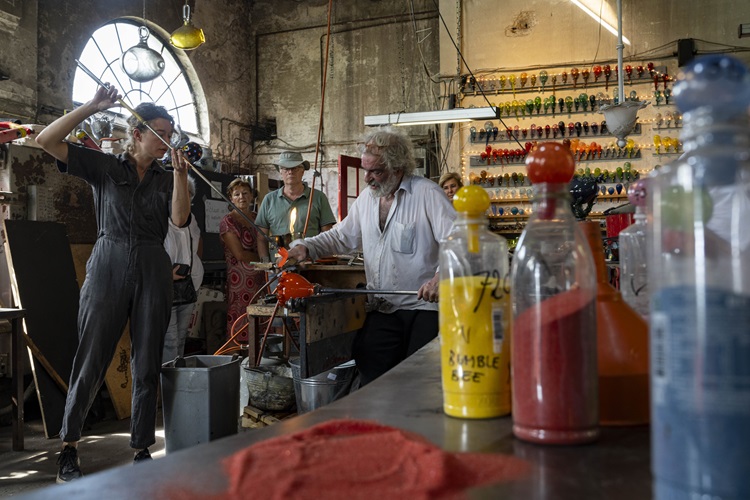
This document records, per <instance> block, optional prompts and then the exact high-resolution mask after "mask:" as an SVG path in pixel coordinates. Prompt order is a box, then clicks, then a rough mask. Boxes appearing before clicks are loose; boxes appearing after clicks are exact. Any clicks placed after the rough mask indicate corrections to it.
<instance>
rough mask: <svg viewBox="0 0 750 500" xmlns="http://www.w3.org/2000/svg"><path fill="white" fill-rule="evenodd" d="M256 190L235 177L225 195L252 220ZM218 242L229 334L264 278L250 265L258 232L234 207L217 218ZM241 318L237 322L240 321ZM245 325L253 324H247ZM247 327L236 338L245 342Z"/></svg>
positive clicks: (255, 258) (253, 259) (254, 258)
mask: <svg viewBox="0 0 750 500" xmlns="http://www.w3.org/2000/svg"><path fill="white" fill-rule="evenodd" d="M257 195H258V192H257V191H256V190H255V189H254V188H253V187H252V186H251V185H250V183H249V182H247V181H246V180H244V179H241V178H237V179H235V180H233V181H232V182H231V183H230V184H229V186H228V187H227V196H228V197H229V199H230V200H232V203H234V204H235V206H236V207H237V209H239V210H241V211H242V213H243V214H245V215H246V216H247V217H249V218H250V220H253V221H255V212H253V211H252V207H253V205H254V202H255V198H256V197H257ZM219 233H220V235H221V243H222V245H223V246H224V258H225V259H226V262H227V337H229V336H231V335H232V326H233V325H234V322H235V321H236V320H237V318H239V317H240V316H242V315H244V314H245V313H246V312H247V306H248V305H249V304H250V300H252V298H253V297H254V296H255V294H256V292H257V291H258V290H259V289H260V287H262V286H263V284H264V283H265V281H266V275H265V272H263V271H259V270H257V269H256V268H255V266H254V265H253V263H254V262H259V261H260V258H259V257H258V250H257V248H258V245H257V243H258V233H257V231H256V230H255V228H254V227H253V226H251V225H250V224H249V223H248V222H247V220H245V218H244V217H243V216H242V215H241V214H240V213H239V212H238V211H237V210H232V211H231V212H229V213H228V214H227V215H226V216H224V218H223V219H222V220H221V224H220V225H219ZM244 323H245V322H243V321H241V322H240V323H238V325H243V324H244ZM248 328H253V325H250V326H249V327H248ZM247 339H248V329H244V330H243V332H242V333H241V334H240V335H238V336H237V338H236V340H237V341H238V342H240V343H241V344H246V343H247Z"/></svg>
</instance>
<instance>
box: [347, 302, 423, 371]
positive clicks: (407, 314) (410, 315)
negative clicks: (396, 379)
mask: <svg viewBox="0 0 750 500" xmlns="http://www.w3.org/2000/svg"><path fill="white" fill-rule="evenodd" d="M437 333H438V313H437V311H423V310H400V311H395V312H393V313H390V314H385V313H382V312H378V311H373V312H370V313H367V318H366V319H365V324H364V326H363V327H362V329H361V330H360V331H359V332H357V335H356V337H355V338H354V346H353V355H354V360H355V362H356V363H357V369H358V370H359V378H360V385H365V384H367V383H369V382H372V381H373V380H375V379H376V378H378V377H379V376H381V375H382V374H384V373H385V372H387V371H388V370H390V369H391V368H393V367H394V366H396V365H397V364H399V363H400V362H401V361H403V360H405V359H406V358H407V357H409V356H411V355H412V354H414V353H415V352H417V351H418V350H419V349H420V348H421V347H422V346H424V345H425V344H427V343H428V342H429V341H430V340H432V339H434V338H435V337H436V336H437Z"/></svg>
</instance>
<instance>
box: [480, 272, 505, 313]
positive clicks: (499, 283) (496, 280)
mask: <svg viewBox="0 0 750 500" xmlns="http://www.w3.org/2000/svg"><path fill="white" fill-rule="evenodd" d="M474 276H483V277H484V279H483V280H482V282H481V285H482V290H481V292H479V296H478V297H477V305H476V306H474V312H477V311H478V310H479V306H480V305H482V299H484V296H485V292H486V291H487V289H488V288H489V287H490V286H491V287H492V288H491V291H490V296H491V297H492V298H493V299H494V300H500V299H502V298H503V297H505V296H506V295H508V294H510V274H509V273H506V274H505V276H503V277H502V278H501V277H500V271H498V270H497V269H493V270H492V271H480V272H478V273H474Z"/></svg>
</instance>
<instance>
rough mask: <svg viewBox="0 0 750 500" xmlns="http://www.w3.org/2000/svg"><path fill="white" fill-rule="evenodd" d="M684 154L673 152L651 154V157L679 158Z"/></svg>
mask: <svg viewBox="0 0 750 500" xmlns="http://www.w3.org/2000/svg"><path fill="white" fill-rule="evenodd" d="M683 153H684V152H683V151H677V152H676V153H675V152H673V151H670V152H669V153H652V154H651V156H680V155H682V154H683Z"/></svg>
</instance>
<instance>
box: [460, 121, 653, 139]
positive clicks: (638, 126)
mask: <svg viewBox="0 0 750 500" xmlns="http://www.w3.org/2000/svg"><path fill="white" fill-rule="evenodd" d="M542 128H544V127H542ZM566 130H569V129H567V128H566ZM566 134H567V132H566ZM640 134H641V124H640V123H636V124H635V128H634V129H633V132H632V133H630V134H628V135H640ZM500 135H501V134H500V133H498V134H497V138H492V139H490V140H489V141H488V140H487V136H482V137H481V138H480V136H479V135H477V137H475V138H474V139H472V138H471V136H470V137H469V142H470V143H472V144H494V143H498V142H499V143H505V142H510V143H513V144H518V143H517V142H516V141H526V140H530V141H533V140H536V141H547V140H549V141H558V142H559V141H562V140H563V139H583V138H586V139H589V138H591V139H594V138H597V137H598V138H607V137H614V136H613V135H612V134H610V133H609V131H608V132H607V133H606V134H602V133H599V134H588V133H585V131H582V133H581V135H575V136H571V135H564V136H557V137H539V136H538V135H536V134H534V135H531V134H530V133H529V132H528V131H527V133H526V136H524V135H523V134H521V137H516V138H515V139H512V138H511V139H508V134H507V133H503V134H502V137H500Z"/></svg>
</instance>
